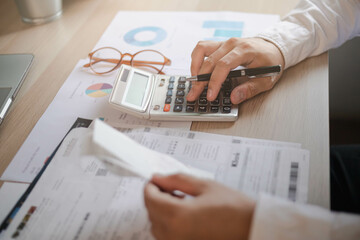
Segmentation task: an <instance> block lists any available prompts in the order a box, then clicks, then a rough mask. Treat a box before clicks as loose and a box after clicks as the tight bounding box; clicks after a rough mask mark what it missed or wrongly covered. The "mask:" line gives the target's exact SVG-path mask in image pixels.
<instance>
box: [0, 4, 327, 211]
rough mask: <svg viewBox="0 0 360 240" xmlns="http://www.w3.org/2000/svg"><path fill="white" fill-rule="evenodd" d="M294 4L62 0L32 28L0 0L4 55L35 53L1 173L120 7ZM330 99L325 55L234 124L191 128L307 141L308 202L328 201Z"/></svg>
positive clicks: (6, 137) (1, 137)
mask: <svg viewBox="0 0 360 240" xmlns="http://www.w3.org/2000/svg"><path fill="white" fill-rule="evenodd" d="M296 3H297V0H268V1H266V0H253V1H252V2H251V4H249V2H248V1H245V0H227V1H217V0H211V1H210V0H194V1H183V0H172V1H161V0H139V1H125V0H119V1H111V0H87V1H84V0H64V2H63V11H64V13H63V16H62V17H61V18H60V19H59V20H57V21H54V22H51V23H48V24H45V25H40V26H32V25H27V24H24V23H22V22H21V20H20V16H19V14H18V13H17V10H16V6H15V3H14V1H12V0H3V1H0V23H1V25H0V53H33V54H34V55H35V59H34V64H33V66H32V68H31V70H30V72H29V75H28V76H27V79H26V81H25V83H24V85H23V87H22V89H21V90H20V92H19V95H18V98H17V99H16V101H15V102H14V105H13V107H12V109H11V111H10V113H9V114H8V116H7V118H6V119H5V120H4V122H3V124H2V125H1V126H0V174H2V173H3V172H4V170H5V169H6V167H7V166H8V164H9V163H10V161H11V160H12V158H13V157H14V155H15V153H16V152H17V151H18V149H19V148H20V147H21V144H22V143H23V142H24V141H25V139H26V137H27V136H28V134H29V133H30V132H31V130H32V128H33V127H34V126H35V124H36V122H37V121H38V120H39V118H40V117H41V115H42V114H43V113H44V111H45V110H46V108H47V107H48V105H49V104H50V103H51V101H52V100H53V98H54V97H55V95H56V93H57V91H58V90H59V88H60V87H61V85H62V84H63V82H64V81H65V80H66V79H67V77H68V75H69V74H70V72H71V71H72V69H73V67H74V66H75V64H76V63H77V61H78V60H79V59H81V58H85V57H86V56H87V53H89V52H90V50H92V48H93V46H94V45H95V43H96V42H97V41H98V39H99V38H100V36H101V35H102V33H103V32H104V30H105V28H106V26H107V25H108V24H109V23H110V22H111V20H112V19H113V17H114V16H115V14H116V12H117V11H119V10H149V11H155V10H156V11H159V10H160V11H214V10H219V11H242V12H253V13H270V14H279V15H280V16H283V15H284V14H286V13H287V12H288V11H289V10H290V9H292V8H293V7H294V6H295V4H296ZM44 86H46V91H44V89H43V87H44ZM40 93H41V94H40ZM328 105H329V103H328V59H327V54H326V53H325V54H322V55H320V56H318V57H314V58H310V59H308V60H306V61H304V62H302V63H300V64H298V65H297V66H295V67H292V68H290V69H288V70H287V71H286V72H285V73H284V75H283V77H282V78H281V80H280V81H279V82H278V84H277V85H276V86H275V88H274V89H273V90H271V91H269V92H267V93H264V94H261V95H259V96H258V97H256V98H254V99H252V100H249V101H247V102H245V103H243V104H241V106H240V117H239V120H238V121H236V122H235V123H210V122H202V123H200V122H194V123H193V124H192V127H191V129H192V130H198V131H205V132H212V133H220V134H231V135H238V136H243V137H253V138H263V139H273V140H279V141H292V142H298V143H301V144H302V147H303V148H305V149H308V150H310V158H311V161H310V177H309V202H310V203H313V204H317V205H321V206H324V207H329V202H330V200H329V196H330V194H329V192H330V190H329V184H330V183H329V112H328ZM0 184H1V183H0Z"/></svg>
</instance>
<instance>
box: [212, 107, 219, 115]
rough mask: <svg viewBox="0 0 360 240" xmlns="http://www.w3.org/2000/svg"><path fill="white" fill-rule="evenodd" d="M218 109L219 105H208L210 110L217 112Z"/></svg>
mask: <svg viewBox="0 0 360 240" xmlns="http://www.w3.org/2000/svg"><path fill="white" fill-rule="evenodd" d="M218 111H219V106H211V107H210V112H212V113H217V112H218Z"/></svg>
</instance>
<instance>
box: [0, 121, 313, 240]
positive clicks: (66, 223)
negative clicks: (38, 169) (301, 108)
mask: <svg viewBox="0 0 360 240" xmlns="http://www.w3.org/2000/svg"><path fill="white" fill-rule="evenodd" d="M114 131H116V130H114ZM91 134H93V130H92V129H88V128H77V129H74V130H72V131H71V132H70V133H69V134H68V136H67V137H66V138H65V140H64V141H63V143H62V145H61V146H60V148H59V150H58V152H57V153H56V155H55V157H54V158H53V160H52V161H51V162H50V164H49V166H48V167H47V169H46V171H45V172H44V173H43V175H42V177H41V178H40V180H39V181H38V183H37V185H36V186H35V188H34V189H33V191H32V192H31V194H30V195H29V197H28V199H27V200H26V201H25V202H24V204H23V206H22V208H21V209H20V210H19V212H18V214H17V215H16V216H15V218H14V219H13V221H12V223H11V224H10V226H9V227H8V229H7V230H6V231H5V234H4V235H5V236H4V239H9V238H10V237H12V236H17V239H139V240H141V239H153V237H152V236H151V234H150V223H149V221H148V219H147V213H146V209H145V207H144V202H143V187H144V183H145V181H144V178H139V177H134V176H129V175H127V176H121V175H118V174H115V173H114V172H112V171H111V170H109V169H108V168H107V165H106V164H104V162H103V161H102V160H101V159H99V157H98V156H96V155H89V154H88V153H89V151H85V150H86V149H88V147H89V146H90V145H89V136H91ZM106 134H107V133H105V135H106ZM130 135H131V138H132V139H134V140H135V141H136V142H138V143H141V145H142V146H145V147H147V148H148V149H152V150H156V151H158V152H162V153H166V154H167V155H170V156H171V157H173V158H175V159H177V160H179V161H180V162H182V163H183V164H184V165H189V166H192V167H194V168H198V169H202V170H204V171H209V172H210V171H213V172H212V173H213V174H214V175H215V180H216V181H219V182H221V183H224V184H225V185H227V186H229V187H232V188H235V189H239V190H242V191H244V192H245V193H246V194H248V195H249V196H251V197H254V198H256V196H257V195H258V193H260V192H267V193H270V194H274V195H277V196H280V197H284V198H287V199H291V200H293V201H300V202H303V201H305V200H306V196H307V178H308V171H309V169H308V166H309V165H308V163H309V153H308V151H306V150H302V149H298V148H276V147H274V148H273V147H264V146H254V145H247V144H242V145H241V144H240V145H239V144H233V143H219V142H216V141H203V140H201V141H200V140H195V139H188V138H182V137H175V136H164V135H160V134H153V133H146V132H134V133H132V134H130ZM130 135H129V136H130ZM126 147H127V144H119V146H118V148H119V149H124V148H126ZM134 154H135V153H134ZM44 226H46V227H44Z"/></svg>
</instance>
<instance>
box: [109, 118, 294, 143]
mask: <svg viewBox="0 0 360 240" xmlns="http://www.w3.org/2000/svg"><path fill="white" fill-rule="evenodd" d="M107 123H108V124H110V125H111V126H112V127H114V128H116V129H117V130H119V131H121V132H125V133H127V134H131V133H137V132H148V133H154V134H160V135H165V136H175V137H182V138H189V139H196V140H211V141H218V142H226V143H235V144H251V145H258V146H264V147H289V148H300V147H301V144H300V143H294V142H282V141H274V140H266V139H257V138H245V137H239V136H231V135H222V134H213V133H205V132H196V131H189V130H182V129H172V128H165V127H161V128H152V127H142V126H135V127H134V126H132V125H126V124H119V123H116V122H111V121H109V122H107Z"/></svg>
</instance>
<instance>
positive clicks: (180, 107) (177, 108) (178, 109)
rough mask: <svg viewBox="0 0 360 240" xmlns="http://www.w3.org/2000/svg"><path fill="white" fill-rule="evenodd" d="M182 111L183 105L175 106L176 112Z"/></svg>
mask: <svg viewBox="0 0 360 240" xmlns="http://www.w3.org/2000/svg"><path fill="white" fill-rule="evenodd" d="M181 111H182V105H175V106H174V112H181Z"/></svg>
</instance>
